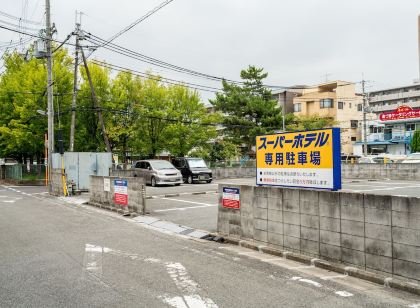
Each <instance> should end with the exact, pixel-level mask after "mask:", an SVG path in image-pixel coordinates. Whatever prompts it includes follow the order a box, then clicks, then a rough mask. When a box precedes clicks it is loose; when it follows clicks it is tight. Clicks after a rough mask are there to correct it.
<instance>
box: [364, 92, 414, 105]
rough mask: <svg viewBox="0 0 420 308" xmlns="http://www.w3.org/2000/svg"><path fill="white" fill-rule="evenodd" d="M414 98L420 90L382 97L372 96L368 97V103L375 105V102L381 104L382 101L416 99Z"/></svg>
mask: <svg viewBox="0 0 420 308" xmlns="http://www.w3.org/2000/svg"><path fill="white" fill-rule="evenodd" d="M416 96H420V90H416V91H408V92H398V93H392V94H384V95H375V96H373V95H372V96H370V101H371V102H372V103H375V102H382V101H390V100H399V99H404V98H410V97H416Z"/></svg>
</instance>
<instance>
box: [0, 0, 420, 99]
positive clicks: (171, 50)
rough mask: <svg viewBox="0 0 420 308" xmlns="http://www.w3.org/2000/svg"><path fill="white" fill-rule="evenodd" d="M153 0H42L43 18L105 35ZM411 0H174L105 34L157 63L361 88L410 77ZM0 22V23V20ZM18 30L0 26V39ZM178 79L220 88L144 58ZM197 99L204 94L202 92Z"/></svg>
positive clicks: (8, 0) (19, 2) (113, 58)
mask: <svg viewBox="0 0 420 308" xmlns="http://www.w3.org/2000/svg"><path fill="white" fill-rule="evenodd" d="M1 2H2V6H1V8H0V11H3V12H7V13H9V14H12V15H15V16H19V17H20V16H22V7H23V6H24V4H25V2H27V3H28V5H27V13H26V15H27V17H28V18H30V19H32V20H38V21H39V20H42V18H43V11H44V9H45V4H44V2H45V1H44V0H1ZM160 2H161V0H142V1H134V0H118V1H115V0H83V1H82V0H71V1H69V0H67V1H65V0H51V7H52V21H53V22H55V24H56V27H57V29H58V37H57V38H58V39H63V38H65V37H66V36H67V34H69V33H70V32H71V31H72V30H73V29H74V15H75V11H76V10H79V11H82V12H83V13H84V14H85V16H83V19H82V28H83V29H84V30H86V31H89V32H91V33H93V34H95V35H97V36H99V37H102V38H104V39H106V38H109V37H111V36H112V35H113V34H115V33H117V32H118V31H119V30H121V29H122V28H124V27H126V26H127V25H128V24H130V23H131V22H132V21H134V20H136V19H137V18H139V17H140V16H142V15H144V14H145V13H146V12H148V11H149V10H151V9H152V8H153V7H155V6H156V5H158V4H159V3H160ZM418 14H420V1H419V0H351V1H350V0H174V1H173V2H172V3H171V4H169V5H168V6H166V7H165V8H163V9H162V10H161V11H159V12H158V13H156V14H155V15H153V16H152V17H151V18H149V19H148V20H146V21H145V22H143V23H141V24H139V25H137V26H136V27H135V28H133V29H131V30H130V31H129V32H127V33H126V34H124V35H123V36H121V37H119V38H118V39H117V40H116V41H115V42H114V43H116V44H119V45H121V46H124V47H127V48H130V49H133V50H136V51H139V52H142V53H143V54H146V55H148V56H152V57H155V58H158V59H161V60H164V61H166V62H169V63H172V64H176V65H179V66H182V67H187V68H190V69H193V70H196V71H200V72H204V73H208V74H211V75H216V76H220V77H225V78H230V79H239V72H240V70H241V69H243V68H245V67H247V66H248V65H249V64H252V65H256V66H259V67H263V68H264V69H265V70H266V71H267V72H268V73H269V77H268V79H267V81H266V83H267V84H275V85H284V86H291V85H295V84H316V83H320V82H324V81H325V74H327V73H328V74H329V75H328V78H329V80H334V79H340V80H346V81H360V80H361V78H362V73H364V76H365V79H367V80H370V81H371V83H370V84H369V88H368V90H373V89H379V88H385V87H391V86H398V85H403V84H410V83H412V81H413V79H415V78H418V50H417V16H418ZM0 20H3V21H4V20H7V21H9V22H10V21H11V20H8V19H7V18H5V17H3V16H0ZM0 24H2V23H1V22H0ZM12 38H14V39H16V38H18V35H17V34H11V33H9V32H7V31H4V30H1V31H0V41H1V42H6V41H9V40H10V39H12ZM94 55H95V56H94V57H95V58H97V59H100V60H105V61H107V62H109V63H112V64H117V65H121V66H126V67H132V68H134V69H137V70H141V71H145V70H147V69H148V68H150V65H148V64H146V63H141V62H138V61H135V60H132V59H129V58H126V57H124V56H121V55H118V54H113V53H112V52H109V51H105V50H98V51H97V52H96V53H95V54H94ZM151 68H152V69H153V70H154V71H155V72H156V73H159V74H161V75H163V76H166V77H170V78H175V79H179V80H185V81H191V82H195V83H199V84H206V85H211V86H216V87H220V84H219V83H212V82H209V81H207V80H204V79H198V78H194V79H191V78H190V77H188V76H187V75H182V74H179V73H173V72H168V71H166V70H162V69H160V68H153V67H151ZM202 96H203V98H208V97H211V96H212V95H211V94H208V93H202Z"/></svg>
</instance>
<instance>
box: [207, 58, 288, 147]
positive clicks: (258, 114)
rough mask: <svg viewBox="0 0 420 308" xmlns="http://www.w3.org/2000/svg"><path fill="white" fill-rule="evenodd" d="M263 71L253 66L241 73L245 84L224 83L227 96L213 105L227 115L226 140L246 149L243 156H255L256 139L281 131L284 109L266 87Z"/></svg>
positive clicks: (218, 99) (223, 96)
mask: <svg viewBox="0 0 420 308" xmlns="http://www.w3.org/2000/svg"><path fill="white" fill-rule="evenodd" d="M267 75H268V74H267V73H264V72H263V69H261V68H256V67H255V66H249V67H248V69H246V70H242V71H241V75H240V76H241V79H242V80H243V84H241V85H240V84H236V83H228V82H226V81H223V82H222V84H223V93H218V94H216V98H215V99H214V100H210V102H211V103H212V104H213V105H214V107H215V108H216V110H218V111H220V112H222V113H223V114H224V119H223V124H225V125H226V126H227V128H228V129H226V130H224V134H225V137H226V138H227V139H228V140H229V141H230V142H233V143H235V144H236V145H238V146H240V147H242V152H243V154H249V153H251V148H252V146H253V145H255V137H256V136H257V135H259V134H267V133H272V132H273V131H274V130H276V129H278V128H280V127H281V123H282V116H281V109H279V108H278V107H277V101H276V100H274V99H272V95H271V91H270V90H269V89H267V88H266V87H265V86H264V85H263V80H264V79H265V78H267Z"/></svg>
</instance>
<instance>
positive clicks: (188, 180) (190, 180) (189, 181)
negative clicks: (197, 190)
mask: <svg viewBox="0 0 420 308" xmlns="http://www.w3.org/2000/svg"><path fill="white" fill-rule="evenodd" d="M187 182H188V184H192V183H193V178H192V175H189V176H188V178H187Z"/></svg>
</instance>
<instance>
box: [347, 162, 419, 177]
mask: <svg viewBox="0 0 420 308" xmlns="http://www.w3.org/2000/svg"><path fill="white" fill-rule="evenodd" d="M419 167H420V164H400V163H392V164H350V163H342V164H341V174H342V176H343V178H345V179H359V178H367V179H384V178H388V179H391V180H420V169H419Z"/></svg>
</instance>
